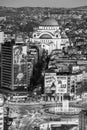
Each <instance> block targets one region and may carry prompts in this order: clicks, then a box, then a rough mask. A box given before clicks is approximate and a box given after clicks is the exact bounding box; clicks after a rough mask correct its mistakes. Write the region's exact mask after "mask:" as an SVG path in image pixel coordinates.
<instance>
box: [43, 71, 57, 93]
mask: <svg viewBox="0 0 87 130" xmlns="http://www.w3.org/2000/svg"><path fill="white" fill-rule="evenodd" d="M55 76H56V73H45V93H51V88H52V85H53V83H54V82H55Z"/></svg>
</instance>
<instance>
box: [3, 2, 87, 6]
mask: <svg viewBox="0 0 87 130" xmlns="http://www.w3.org/2000/svg"><path fill="white" fill-rule="evenodd" d="M0 6H10V7H23V6H29V7H77V6H87V0H0Z"/></svg>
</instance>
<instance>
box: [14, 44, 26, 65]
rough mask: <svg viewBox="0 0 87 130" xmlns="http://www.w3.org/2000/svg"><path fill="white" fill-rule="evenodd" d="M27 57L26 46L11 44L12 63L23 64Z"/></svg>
mask: <svg viewBox="0 0 87 130" xmlns="http://www.w3.org/2000/svg"><path fill="white" fill-rule="evenodd" d="M26 57H27V46H23V45H15V46H13V64H18V65H20V64H21V63H22V64H23V63H24V64H25V62H26Z"/></svg>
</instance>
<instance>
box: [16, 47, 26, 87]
mask: <svg viewBox="0 0 87 130" xmlns="http://www.w3.org/2000/svg"><path fill="white" fill-rule="evenodd" d="M13 72H14V74H13V76H14V83H13V84H14V86H16V85H17V86H21V85H23V86H25V85H26V84H27V81H26V80H27V46H23V45H15V46H13Z"/></svg>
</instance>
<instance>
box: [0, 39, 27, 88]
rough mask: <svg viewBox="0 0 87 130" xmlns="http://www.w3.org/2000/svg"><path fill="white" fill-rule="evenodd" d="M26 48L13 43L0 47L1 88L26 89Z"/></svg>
mask: <svg viewBox="0 0 87 130" xmlns="http://www.w3.org/2000/svg"><path fill="white" fill-rule="evenodd" d="M27 77H28V76H27V46H26V45H25V44H23V43H19V44H17V43H15V41H13V40H12V41H11V42H5V43H4V44H2V46H1V88H7V89H10V90H18V89H19V90H21V89H27Z"/></svg>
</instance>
